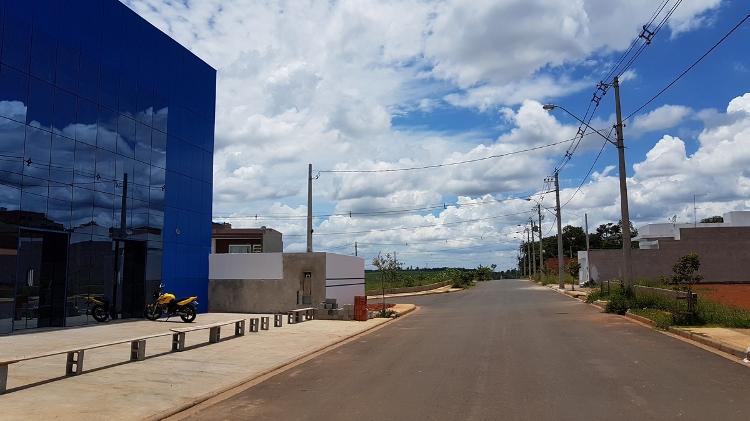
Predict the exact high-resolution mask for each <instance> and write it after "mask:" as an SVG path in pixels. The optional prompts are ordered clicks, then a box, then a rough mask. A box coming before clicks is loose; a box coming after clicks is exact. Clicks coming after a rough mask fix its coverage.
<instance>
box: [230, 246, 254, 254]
mask: <svg viewBox="0 0 750 421" xmlns="http://www.w3.org/2000/svg"><path fill="white" fill-rule="evenodd" d="M256 245H257V244H256ZM251 247H252V246H251V245H250V244H230V245H229V252H230V253H253V251H251V250H252V248H251ZM254 253H258V252H254Z"/></svg>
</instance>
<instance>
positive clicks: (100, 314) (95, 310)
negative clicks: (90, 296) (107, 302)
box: [91, 304, 109, 323]
mask: <svg viewBox="0 0 750 421" xmlns="http://www.w3.org/2000/svg"><path fill="white" fill-rule="evenodd" d="M91 316H92V317H93V318H94V320H96V321H97V322H99V323H103V322H106V321H107V320H109V312H107V309H105V308H104V306H103V305H101V304H97V305H95V306H94V307H92V308H91Z"/></svg>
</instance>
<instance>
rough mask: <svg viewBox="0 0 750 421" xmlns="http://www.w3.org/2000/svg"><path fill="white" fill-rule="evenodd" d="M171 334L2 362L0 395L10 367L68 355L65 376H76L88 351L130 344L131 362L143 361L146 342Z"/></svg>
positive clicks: (3, 390) (80, 371)
mask: <svg viewBox="0 0 750 421" xmlns="http://www.w3.org/2000/svg"><path fill="white" fill-rule="evenodd" d="M169 335H171V333H157V334H153V335H146V336H138V337H136V338H129V339H121V340H116V341H111V342H102V343H98V344H92V345H86V346H80V347H74V348H67V349H58V350H54V351H47V352H40V353H37V354H30V355H24V356H21V357H17V358H11V359H5V360H0V394H3V393H5V391H6V389H7V385H8V366H10V365H11V364H15V363H18V362H22V361H29V360H36V359H39V358H45V357H51V356H54V355H63V354H67V360H66V363H65V375H66V376H76V375H78V374H81V373H82V372H83V357H84V352H85V351H87V350H92V349H97V348H104V347H107V346H113V345H119V344H124V343H128V342H129V343H130V358H129V359H130V361H143V360H144V359H145V358H146V340H147V339H151V338H158V337H163V336H169Z"/></svg>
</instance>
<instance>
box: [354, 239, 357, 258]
mask: <svg viewBox="0 0 750 421" xmlns="http://www.w3.org/2000/svg"><path fill="white" fill-rule="evenodd" d="M354 255H355V256H356V255H357V242H356V241H355V242H354Z"/></svg>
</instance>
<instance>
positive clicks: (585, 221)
mask: <svg viewBox="0 0 750 421" xmlns="http://www.w3.org/2000/svg"><path fill="white" fill-rule="evenodd" d="M583 226H584V227H585V229H586V278H587V279H586V282H590V281H591V273H589V261H590V260H589V259H590V257H589V214H588V213H584V214H583Z"/></svg>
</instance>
